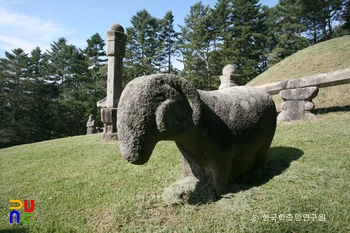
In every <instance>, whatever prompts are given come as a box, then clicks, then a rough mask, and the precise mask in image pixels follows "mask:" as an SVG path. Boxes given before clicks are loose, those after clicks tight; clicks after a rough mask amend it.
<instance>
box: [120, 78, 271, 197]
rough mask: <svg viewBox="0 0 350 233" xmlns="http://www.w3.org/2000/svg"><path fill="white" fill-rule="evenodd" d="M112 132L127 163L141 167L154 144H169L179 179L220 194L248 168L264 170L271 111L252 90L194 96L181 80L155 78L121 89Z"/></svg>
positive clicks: (265, 96)
mask: <svg viewBox="0 0 350 233" xmlns="http://www.w3.org/2000/svg"><path fill="white" fill-rule="evenodd" d="M117 127H118V139H119V147H120V151H121V153H122V155H123V156H124V158H125V159H127V160H128V161H129V162H131V163H134V164H143V163H146V162H147V161H148V159H149V158H150V156H151V154H152V151H153V149H154V146H155V145H156V143H157V142H158V141H160V140H173V141H175V142H176V145H177V146H178V148H179V150H180V152H181V155H182V161H183V174H184V175H192V176H195V177H196V178H198V179H199V180H200V181H202V182H204V183H209V184H212V185H213V186H214V187H215V190H216V192H217V194H218V195H221V194H224V193H225V192H226V188H227V183H228V181H230V180H232V179H234V178H235V177H237V176H238V175H240V174H242V173H244V172H246V171H248V170H249V169H251V168H252V167H261V168H265V166H266V162H267V155H268V150H269V147H270V144H271V141H272V139H273V136H274V133H275V128H276V109H275V105H274V102H273V100H272V99H271V97H270V96H269V94H267V93H266V92H265V91H262V90H259V89H256V88H253V87H230V88H226V89H222V90H217V91H200V90H196V89H195V88H194V87H193V85H192V84H191V83H189V82H188V81H187V80H185V79H183V78H180V77H177V76H175V75H163V74H158V75H150V76H143V77H139V78H137V79H134V80H133V81H131V82H130V83H129V84H128V85H127V86H126V87H125V89H124V91H123V93H122V95H121V99H120V102H119V105H118V115H117Z"/></svg>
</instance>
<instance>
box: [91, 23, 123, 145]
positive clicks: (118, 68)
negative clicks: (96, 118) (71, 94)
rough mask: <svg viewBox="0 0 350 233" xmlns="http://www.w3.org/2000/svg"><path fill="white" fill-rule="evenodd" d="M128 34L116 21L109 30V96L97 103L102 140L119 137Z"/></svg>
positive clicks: (107, 52) (107, 53)
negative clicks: (118, 120) (119, 117)
mask: <svg viewBox="0 0 350 233" xmlns="http://www.w3.org/2000/svg"><path fill="white" fill-rule="evenodd" d="M125 43H126V35H125V34H124V28H123V27H122V26H121V25H120V24H119V23H114V24H112V25H111V26H110V28H109V30H108V31H107V49H106V55H107V57H108V73H107V97H106V98H105V99H104V100H101V101H100V102H98V103H97V105H98V106H100V107H102V109H101V120H102V122H103V123H104V128H103V133H102V140H103V141H110V140H112V139H116V137H117V126H116V123H117V106H118V102H119V98H120V95H121V93H122V75H123V58H124V57H125Z"/></svg>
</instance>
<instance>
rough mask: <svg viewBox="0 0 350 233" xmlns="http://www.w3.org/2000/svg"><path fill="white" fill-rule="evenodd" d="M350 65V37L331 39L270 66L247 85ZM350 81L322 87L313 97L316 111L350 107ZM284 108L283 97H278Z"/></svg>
mask: <svg viewBox="0 0 350 233" xmlns="http://www.w3.org/2000/svg"><path fill="white" fill-rule="evenodd" d="M348 68H350V36H344V37H340V38H336V39H332V40H328V41H325V42H322V43H319V44H316V45H313V46H310V47H308V48H306V49H303V50H301V51H299V52H297V53H295V54H293V55H292V56H290V57H287V58H285V59H284V60H282V61H281V62H279V63H277V64H276V65H274V66H272V67H271V68H269V69H268V70H267V71H265V72H264V73H262V74H260V75H259V76H258V77H256V78H255V79H253V80H252V81H250V82H249V83H248V84H247V85H249V86H257V85H262V84H267V83H273V82H278V81H282V80H288V79H294V78H302V77H306V76H311V75H317V74H322V73H328V72H331V71H335V70H342V69H348ZM349 89H350V84H346V85H341V86H334V87H327V88H321V89H320V90H319V94H318V96H317V97H316V98H315V99H314V100H313V102H314V103H315V105H316V111H318V112H327V111H333V110H334V108H336V109H338V110H339V109H340V110H346V111H349V110H350V101H349V100H350V92H349V91H348V90H349ZM274 100H275V102H276V107H277V108H278V110H280V105H281V103H282V99H281V98H280V97H279V95H275V96H274Z"/></svg>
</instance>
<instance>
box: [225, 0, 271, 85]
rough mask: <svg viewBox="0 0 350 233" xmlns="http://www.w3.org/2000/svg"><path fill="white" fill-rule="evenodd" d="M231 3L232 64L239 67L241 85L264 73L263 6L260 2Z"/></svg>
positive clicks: (234, 1)
mask: <svg viewBox="0 0 350 233" xmlns="http://www.w3.org/2000/svg"><path fill="white" fill-rule="evenodd" d="M231 3H232V11H231V13H230V15H229V20H230V23H231V28H232V29H231V32H232V38H233V41H232V45H231V51H232V60H233V62H232V63H233V64H235V65H236V67H237V70H238V75H240V80H241V81H240V82H241V84H245V83H246V82H248V81H249V80H251V79H253V78H254V77H255V76H257V75H258V74H259V73H261V72H262V70H261V69H260V66H261V63H262V61H263V56H264V54H263V49H262V46H263V45H264V40H265V38H264V35H263V34H262V32H263V27H264V25H263V21H262V20H261V19H262V15H261V5H260V4H258V3H259V1H258V0H249V1H246V0H232V1H231Z"/></svg>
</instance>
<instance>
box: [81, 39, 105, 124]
mask: <svg viewBox="0 0 350 233" xmlns="http://www.w3.org/2000/svg"><path fill="white" fill-rule="evenodd" d="M86 41H87V47H86V48H85V49H84V51H83V53H84V56H85V59H86V62H87V65H88V69H87V70H86V71H85V72H86V76H87V85H86V86H85V87H84V88H85V92H86V110H87V112H86V113H85V115H86V116H87V115H89V114H93V115H94V116H97V115H99V114H100V110H99V109H98V108H97V105H96V103H97V101H99V100H101V99H102V98H104V97H105V96H106V80H107V63H106V62H107V58H106V53H105V50H104V46H105V45H106V44H105V42H104V40H103V39H102V38H101V36H100V35H99V34H98V33H96V34H94V35H92V36H91V37H90V39H87V40H86ZM97 119H98V118H97Z"/></svg>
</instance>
